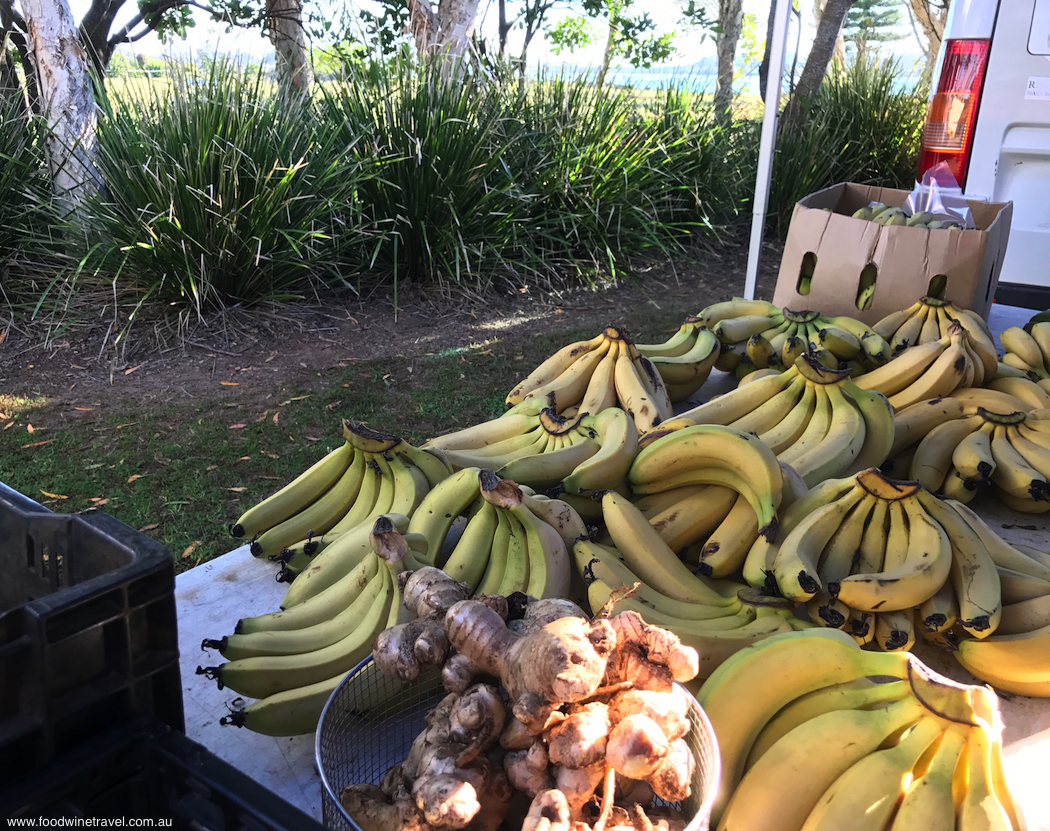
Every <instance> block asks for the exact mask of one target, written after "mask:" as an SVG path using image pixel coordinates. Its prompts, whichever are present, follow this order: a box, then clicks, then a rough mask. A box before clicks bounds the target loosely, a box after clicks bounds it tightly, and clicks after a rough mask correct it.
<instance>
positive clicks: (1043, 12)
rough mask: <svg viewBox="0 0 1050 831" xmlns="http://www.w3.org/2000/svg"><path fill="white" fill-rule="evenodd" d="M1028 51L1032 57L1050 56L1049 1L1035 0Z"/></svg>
mask: <svg viewBox="0 0 1050 831" xmlns="http://www.w3.org/2000/svg"><path fill="white" fill-rule="evenodd" d="M1028 51H1029V52H1031V53H1032V54H1033V55H1050V0H1035V13H1034V14H1033V15H1032V32H1031V34H1030V35H1029V36H1028Z"/></svg>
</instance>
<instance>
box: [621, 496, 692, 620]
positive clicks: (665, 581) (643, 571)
mask: <svg viewBox="0 0 1050 831" xmlns="http://www.w3.org/2000/svg"><path fill="white" fill-rule="evenodd" d="M602 513H603V514H604V516H605V522H606V526H607V529H608V531H609V535H610V536H611V537H612V540H613V543H614V544H615V546H616V548H617V550H618V551H619V552H620V555H621V558H622V559H623V561H624V563H625V564H626V566H627V567H628V568H629V569H630V570H631V571H632V572H634V573H635V574H637V575H638V576H639V577H640V578H641V580H642V581H643V582H644V583H646V584H647V585H649V586H652V587H653V588H654V589H656V590H657V591H658V592H660V593H662V594H666V595H667V596H668V597H672V598H674V599H675V600H680V601H683V602H690V603H707V604H708V605H712V604H711V602H710V601H711V600H712V597H711V591H712V590H711V589H710V587H709V586H708V585H707V584H706V583H705V582H704V581H703V580H701V579H700V578H698V577H697V576H695V575H694V574H693V573H692V572H691V571H690V570H689V568H688V567H687V566H686V565H685V564H684V563H683V562H682V561H681V560H679V559H678V557H677V555H676V554H675V553H674V552H673V551H672V550H671V549H670V548H668V547H667V544H666V543H665V542H664V541H663V539H661V538H660V535H659V533H658V532H657V531H656V529H655V528H653V527H652V526H651V525H650V524H649V522H648V520H646V518H645V516H644V515H643V514H642V512H641V511H639V510H638V509H637V508H636V507H635V506H634V505H632V504H631V503H630V502H629V501H628V500H627V499H625V498H624V497H622V496H620V495H619V494H617V493H614V492H612V491H610V492H608V493H606V494H605V495H604V496H603V497H602Z"/></svg>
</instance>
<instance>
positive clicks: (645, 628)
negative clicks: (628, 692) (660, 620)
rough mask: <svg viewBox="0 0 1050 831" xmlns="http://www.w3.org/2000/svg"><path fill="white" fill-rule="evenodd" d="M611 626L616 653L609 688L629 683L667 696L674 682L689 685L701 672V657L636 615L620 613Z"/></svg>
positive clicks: (634, 613)
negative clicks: (666, 693)
mask: <svg viewBox="0 0 1050 831" xmlns="http://www.w3.org/2000/svg"><path fill="white" fill-rule="evenodd" d="M609 622H610V624H611V625H612V627H613V630H614V631H615V633H616V650H615V652H614V653H613V654H612V655H611V656H610V657H609V666H608V673H607V675H606V679H605V683H606V685H613V684H618V683H624V682H629V683H630V684H631V685H632V686H634V687H637V688H639V689H647V690H658V691H662V692H667V691H669V690H671V689H673V688H674V684H673V683H672V682H673V681H678V682H679V683H685V682H686V681H690V680H692V679H693V678H695V677H696V675H697V673H699V672H700V656H699V655H697V654H696V650H695V649H693V648H692V647H688V646H683V645H682V643H681V641H679V640H678V637H677V636H676V635H675V634H674V633H673V632H668V631H667V630H666V629H661V628H660V627H658V626H650V625H649V624H648V623H646V622H645V621H644V620H643V619H642V616H641V615H639V614H638V613H637V612H635V611H626V612H620V614H618V615H616V616H615V617H611V618H609Z"/></svg>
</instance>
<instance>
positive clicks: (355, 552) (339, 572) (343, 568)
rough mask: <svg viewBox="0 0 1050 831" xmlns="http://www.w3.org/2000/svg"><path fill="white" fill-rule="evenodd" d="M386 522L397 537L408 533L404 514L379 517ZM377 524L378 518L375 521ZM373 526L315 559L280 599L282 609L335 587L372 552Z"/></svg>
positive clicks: (343, 539)
mask: <svg viewBox="0 0 1050 831" xmlns="http://www.w3.org/2000/svg"><path fill="white" fill-rule="evenodd" d="M380 516H381V517H385V518H386V519H389V520H390V522H391V523H392V524H393V527H394V530H396V531H397V532H398V533H402V532H404V531H407V530H409V527H408V517H406V516H404V515H403V514H381V515H380ZM376 519H377V520H378V519H379V517H377V518H376ZM373 528H374V523H368V522H365V523H362V524H361V525H359V526H357V528H354V529H353V530H350V531H347V532H346V533H345V534H342V535H340V536H339V537H338V539H336V540H334V541H333V542H332V543H331V544H330V545H328V546H327V547H326V548H325V549H324V551H322V552H321V553H320V554H318V555H317V556H315V557H314V558H313V560H312V561H311V562H310V564H309V565H308V566H307V567H306V568H304V569H303V570H302V572H300V574H299V575H298V576H297V577H296V578H295V581H294V582H293V583H292V585H290V586H289V587H288V591H287V592H285V595H284V597H283V598H282V599H281V608H282V609H291V608H292V607H293V606H296V605H298V604H300V603H303V602H305V601H306V600H308V599H309V598H311V597H314V596H316V595H317V594H319V593H320V592H322V591H324V590H325V589H327V588H328V587H329V586H331V585H333V584H335V583H338V582H339V581H340V580H341V579H342V578H343V577H344V576H345V575H346V574H348V573H349V572H351V571H352V570H353V569H354V568H355V567H356V566H357V565H358V564H359V563H360V562H361V561H362V560H363V559H365V558H366V557H367V556H368V555H369V554H370V553H371V552H372V542H371V535H372V531H373Z"/></svg>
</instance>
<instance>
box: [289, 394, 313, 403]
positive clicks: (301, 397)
mask: <svg viewBox="0 0 1050 831" xmlns="http://www.w3.org/2000/svg"><path fill="white" fill-rule="evenodd" d="M311 395H312V394H311ZM311 395H299V396H296V397H295V398H289V399H288V400H289V401H305V400H306V399H307V398H310V397H311Z"/></svg>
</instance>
